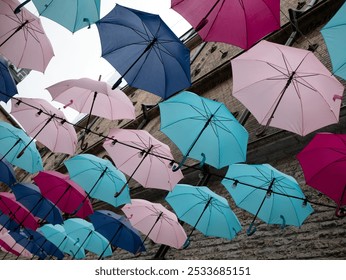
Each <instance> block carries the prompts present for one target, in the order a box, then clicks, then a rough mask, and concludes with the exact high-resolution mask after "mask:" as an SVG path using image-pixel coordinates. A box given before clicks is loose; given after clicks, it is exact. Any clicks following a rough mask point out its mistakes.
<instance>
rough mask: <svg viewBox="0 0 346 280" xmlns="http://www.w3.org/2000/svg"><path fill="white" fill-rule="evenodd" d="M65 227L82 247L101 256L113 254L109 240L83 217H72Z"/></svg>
mask: <svg viewBox="0 0 346 280" xmlns="http://www.w3.org/2000/svg"><path fill="white" fill-rule="evenodd" d="M63 227H64V229H65V231H66V233H67V235H68V236H70V237H72V238H73V239H75V240H77V241H78V242H79V243H80V244H81V248H85V249H86V250H88V251H90V252H93V253H95V254H97V255H98V256H100V257H109V256H111V255H112V249H111V247H110V244H109V242H108V240H107V239H106V237H104V236H103V235H102V234H100V233H99V232H97V231H95V228H94V226H93V224H92V223H90V222H88V221H86V220H83V219H81V218H70V219H68V220H66V221H65V222H64V225H63Z"/></svg>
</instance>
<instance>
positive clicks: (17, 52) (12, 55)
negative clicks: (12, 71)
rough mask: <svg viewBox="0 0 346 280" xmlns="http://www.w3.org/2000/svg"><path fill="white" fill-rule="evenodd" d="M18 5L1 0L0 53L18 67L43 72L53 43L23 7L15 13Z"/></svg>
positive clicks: (50, 56)
mask: <svg viewBox="0 0 346 280" xmlns="http://www.w3.org/2000/svg"><path fill="white" fill-rule="evenodd" d="M19 4H20V3H19V1H17V0H2V1H0V54H2V55H4V56H5V57H6V58H7V59H8V60H10V61H11V62H12V63H13V64H14V65H15V66H17V67H18V68H27V69H33V70H37V71H40V72H44V71H45V69H46V67H47V65H48V63H49V61H50V60H51V58H52V57H53V56H54V51H53V48H52V45H51V43H50V41H49V39H48V37H47V36H46V34H45V32H44V29H43V27H42V24H41V21H40V19H39V18H38V17H36V16H35V15H33V14H32V13H30V12H29V11H28V10H27V9H25V8H23V9H22V10H21V11H20V12H19V13H18V14H15V13H14V10H15V9H16V7H17V6H18V5H19ZM13 46H16V47H15V48H14V47H13Z"/></svg>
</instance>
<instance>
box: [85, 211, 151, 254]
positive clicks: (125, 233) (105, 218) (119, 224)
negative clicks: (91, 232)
mask: <svg viewBox="0 0 346 280" xmlns="http://www.w3.org/2000/svg"><path fill="white" fill-rule="evenodd" d="M89 218H90V221H91V223H92V224H93V226H94V228H95V230H96V231H97V232H99V233H100V234H102V235H103V236H104V237H106V238H107V240H108V241H109V243H110V244H111V245H112V246H114V247H116V248H118V247H119V248H121V249H124V250H126V251H128V252H130V253H132V254H136V253H138V252H143V251H145V247H144V245H143V241H142V239H141V236H140V234H139V232H138V231H137V230H136V229H135V228H134V227H133V226H132V225H131V224H130V222H129V220H128V219H127V218H125V217H124V216H121V215H118V214H116V213H114V212H112V211H109V210H97V211H95V212H94V213H93V214H91V215H90V216H89Z"/></svg>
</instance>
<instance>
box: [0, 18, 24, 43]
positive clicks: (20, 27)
mask: <svg viewBox="0 0 346 280" xmlns="http://www.w3.org/2000/svg"><path fill="white" fill-rule="evenodd" d="M28 23H29V21H28V20H26V21H25V22H23V23H22V24H21V25H20V26H18V27H17V29H16V30H15V31H14V32H13V33H12V34H11V35H10V36H9V37H8V38H7V39H6V40H5V41H3V42H2V43H1V44H0V47H2V46H3V45H4V44H5V43H6V42H7V41H8V40H10V39H11V38H12V37H13V36H14V35H15V34H16V33H17V32H19V31H20V30H21V29H22V28H23V27H24V26H25V25H26V24H28Z"/></svg>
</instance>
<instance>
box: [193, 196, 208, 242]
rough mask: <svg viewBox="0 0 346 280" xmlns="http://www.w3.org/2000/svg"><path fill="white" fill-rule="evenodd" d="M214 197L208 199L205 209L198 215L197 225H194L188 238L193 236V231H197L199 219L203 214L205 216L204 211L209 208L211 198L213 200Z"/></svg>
mask: <svg viewBox="0 0 346 280" xmlns="http://www.w3.org/2000/svg"><path fill="white" fill-rule="evenodd" d="M212 199H213V198H212V197H210V198H209V200H208V202H207V203H206V204H205V206H204V209H203V211H202V213H201V215H200V216H199V217H198V219H197V222H196V223H195V225H194V226H193V228H192V230H191V232H190V234H189V236H188V237H187V239H190V237H191V235H192V233H193V232H194V231H195V229H196V227H197V225H198V223H199V221H200V220H201V218H202V216H203V214H204V212H205V211H206V210H207V209H208V207H209V204H210V202H211V200H212Z"/></svg>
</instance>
